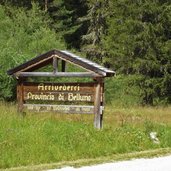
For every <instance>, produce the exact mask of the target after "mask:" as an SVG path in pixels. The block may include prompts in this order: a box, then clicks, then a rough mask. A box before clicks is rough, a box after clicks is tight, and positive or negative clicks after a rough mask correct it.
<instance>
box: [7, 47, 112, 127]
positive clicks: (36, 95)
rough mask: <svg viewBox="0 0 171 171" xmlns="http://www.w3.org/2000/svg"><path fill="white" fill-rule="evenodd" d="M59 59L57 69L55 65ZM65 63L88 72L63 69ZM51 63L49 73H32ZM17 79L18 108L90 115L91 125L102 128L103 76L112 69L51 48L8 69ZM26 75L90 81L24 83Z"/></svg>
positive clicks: (106, 75) (107, 74)
mask: <svg viewBox="0 0 171 171" xmlns="http://www.w3.org/2000/svg"><path fill="white" fill-rule="evenodd" d="M59 61H61V66H62V68H61V71H59V70H58V64H59ZM66 62H69V63H72V64H75V65H77V66H80V67H81V68H84V69H85V70H86V71H88V72H74V73H73V72H66ZM48 64H52V66H53V71H52V72H34V71H35V70H36V69H39V68H41V67H43V66H45V65H48ZM7 73H8V74H9V75H13V76H14V77H16V78H17V80H18V85H17V99H18V110H19V111H20V112H22V111H23V110H33V111H36V112H46V111H48V112H55V113H67V114H94V115H95V117H94V118H95V119H94V126H95V127H96V128H99V129H100V128H101V127H102V116H103V110H104V106H103V104H104V103H103V100H104V77H110V76H113V75H114V71H111V70H109V69H107V68H104V67H102V66H100V65H98V64H96V63H94V62H92V61H88V60H87V59H83V58H80V57H78V56H76V55H74V54H72V53H70V52H68V51H57V50H52V51H49V52H47V53H45V54H43V55H40V56H37V57H35V58H33V59H32V60H30V61H28V62H26V63H24V64H21V65H19V66H17V67H15V68H13V69H11V70H9V71H7ZM28 77H90V78H92V79H93V81H92V82H66V83H63V82H62V83H57V82H28V81H27V78H28Z"/></svg>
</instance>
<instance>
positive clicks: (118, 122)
mask: <svg viewBox="0 0 171 171" xmlns="http://www.w3.org/2000/svg"><path fill="white" fill-rule="evenodd" d="M162 111H163V116H165V119H164V120H159V119H158V117H159V118H160V117H162V116H160V115H162ZM170 111H171V108H164V109H163V108H160V109H156V108H140V107H139V108H134V109H132V111H131V110H130V109H123V108H120V109H119V108H118V109H113V108H112V107H110V106H108V107H107V109H106V113H105V115H104V128H103V130H100V131H98V130H96V129H94V128H93V116H89V115H54V114H47V113H46V114H36V113H28V114H27V115H26V116H25V117H23V116H21V115H19V114H18V113H17V112H16V106H15V104H4V103H1V104H0V168H9V167H14V166H21V165H31V164H40V163H51V162H58V161H67V160H76V159H80V158H96V157H100V156H108V155H112V154H118V153H126V152H132V151H141V150H147V149H154V148H161V147H170V146H171V139H170V137H171V124H170V123H169V122H168V120H167V118H169V119H171V116H170V115H171V112H170ZM157 112H158V113H157ZM166 116H167V118H166ZM151 131H156V132H157V133H158V137H159V140H160V144H154V143H153V142H152V141H151V140H150V138H149V132H151Z"/></svg>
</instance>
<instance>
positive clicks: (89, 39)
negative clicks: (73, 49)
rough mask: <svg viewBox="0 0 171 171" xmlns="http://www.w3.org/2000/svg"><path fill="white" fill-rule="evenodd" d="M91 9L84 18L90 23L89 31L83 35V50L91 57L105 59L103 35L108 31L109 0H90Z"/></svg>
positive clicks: (97, 59) (98, 59) (100, 60)
mask: <svg viewBox="0 0 171 171" xmlns="http://www.w3.org/2000/svg"><path fill="white" fill-rule="evenodd" d="M88 6H89V11H88V14H87V16H84V17H83V18H82V20H83V21H87V23H88V31H87V33H86V34H85V35H83V36H82V40H83V47H82V51H83V52H86V55H87V57H88V58H89V59H92V60H94V61H98V62H101V63H102V61H103V57H104V53H103V52H104V51H103V48H102V42H101V40H102V36H103V35H105V32H106V17H107V15H108V6H109V1H108V0H89V2H88Z"/></svg>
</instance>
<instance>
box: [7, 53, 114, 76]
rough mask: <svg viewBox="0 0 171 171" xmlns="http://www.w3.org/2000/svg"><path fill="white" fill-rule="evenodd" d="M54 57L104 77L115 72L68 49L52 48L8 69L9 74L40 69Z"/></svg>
mask: <svg viewBox="0 0 171 171" xmlns="http://www.w3.org/2000/svg"><path fill="white" fill-rule="evenodd" d="M53 57H57V58H59V59H62V60H64V61H66V62H70V63H72V64H74V65H77V66H79V67H82V68H84V69H86V70H88V71H90V72H93V73H96V74H98V75H100V76H102V77H111V76H113V75H114V74H115V72H114V71H112V70H109V69H107V68H105V67H103V66H101V65H99V64H97V63H95V62H92V61H90V60H88V59H85V58H81V57H79V56H77V55H75V54H73V53H71V52H68V51H66V50H51V51H49V52H46V53H44V54H42V55H39V56H37V57H35V58H33V59H31V60H29V61H26V62H25V63H23V64H21V65H19V66H16V67H14V68H12V69H10V70H8V71H7V74H8V75H14V74H16V73H19V72H32V71H35V70H36V69H39V68H41V67H43V66H45V65H47V64H50V63H52V62H53Z"/></svg>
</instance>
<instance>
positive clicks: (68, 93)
mask: <svg viewBox="0 0 171 171" xmlns="http://www.w3.org/2000/svg"><path fill="white" fill-rule="evenodd" d="M95 87H96V83H92V82H91V83H28V82H26V83H23V91H24V100H25V101H31V100H33V101H38V100H39V101H40V100H41V101H61V102H64V101H70V102H73V101H77V102H94V95H95Z"/></svg>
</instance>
